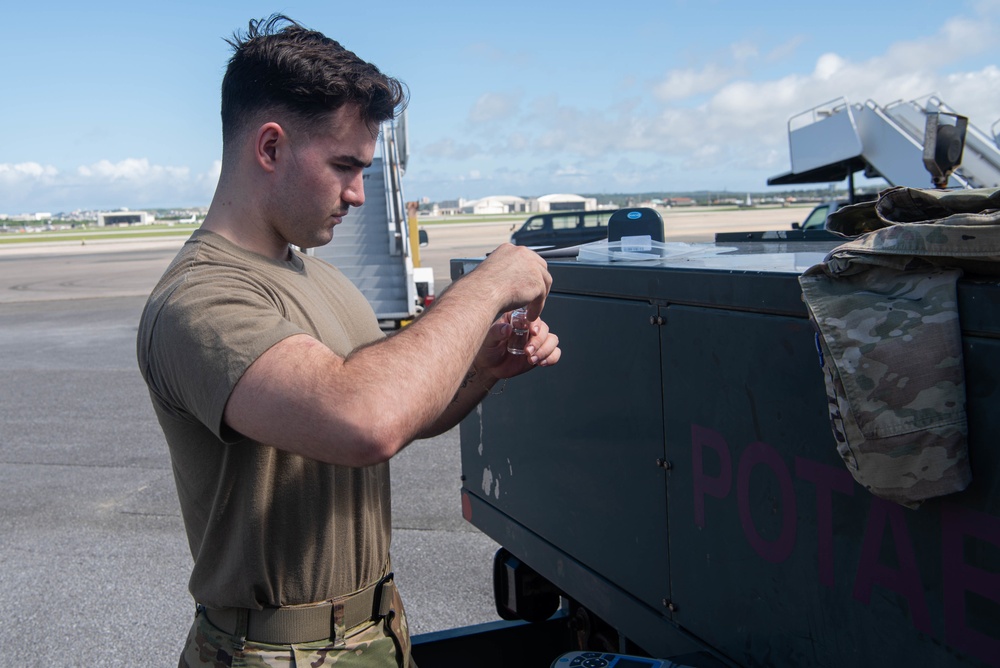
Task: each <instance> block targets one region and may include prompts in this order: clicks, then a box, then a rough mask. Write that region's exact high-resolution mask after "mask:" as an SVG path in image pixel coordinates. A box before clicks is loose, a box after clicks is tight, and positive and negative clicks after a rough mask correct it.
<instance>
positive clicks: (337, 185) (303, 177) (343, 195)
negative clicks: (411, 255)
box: [272, 105, 376, 248]
mask: <svg viewBox="0 0 1000 668" xmlns="http://www.w3.org/2000/svg"><path fill="white" fill-rule="evenodd" d="M372 134H373V133H372V129H371V128H370V127H369V126H368V125H367V124H366V123H365V122H364V121H363V120H362V119H361V115H360V113H359V112H358V109H357V107H355V106H353V105H349V106H345V107H341V108H340V109H338V110H337V111H336V112H334V113H332V114H330V115H329V116H328V117H327V118H326V119H325V120H324V121H322V122H320V123H319V124H314V125H313V126H312V127H310V128H309V129H305V128H304V127H302V126H301V125H298V124H296V125H293V126H290V127H289V130H288V136H289V142H288V146H289V152H288V154H287V155H288V161H287V162H286V163H285V164H284V165H283V166H282V168H281V174H280V179H279V187H278V189H277V191H276V192H275V193H274V202H275V203H276V205H277V206H276V207H275V208H273V209H272V211H273V212H274V221H275V222H274V227H275V232H276V233H277V234H278V235H279V236H280V237H282V238H283V239H284V241H286V242H287V243H290V244H294V245H296V246H301V247H303V248H314V247H316V246H322V245H324V244H327V243H330V240H331V239H333V228H334V227H335V226H336V225H337V224H339V223H340V222H341V220H342V219H343V217H344V216H345V215H346V214H347V211H348V209H349V208H350V207H352V206H361V205H362V204H364V203H365V191H364V182H363V181H362V178H361V173H362V171H363V170H364V168H365V167H366V166H368V165H370V164H371V162H372V157H373V156H374V154H375V143H376V139H375V137H373V136H372Z"/></svg>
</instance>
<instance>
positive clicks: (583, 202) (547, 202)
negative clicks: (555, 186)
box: [531, 193, 597, 213]
mask: <svg viewBox="0 0 1000 668" xmlns="http://www.w3.org/2000/svg"><path fill="white" fill-rule="evenodd" d="M596 208H597V198H595V197H581V196H580V195H568V194H565V193H557V194H552V195H543V196H542V197H539V198H538V199H536V200H533V201H532V202H531V210H532V211H539V212H543V213H544V212H545V211H593V210H595V209H596Z"/></svg>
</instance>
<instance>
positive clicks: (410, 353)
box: [224, 245, 551, 466]
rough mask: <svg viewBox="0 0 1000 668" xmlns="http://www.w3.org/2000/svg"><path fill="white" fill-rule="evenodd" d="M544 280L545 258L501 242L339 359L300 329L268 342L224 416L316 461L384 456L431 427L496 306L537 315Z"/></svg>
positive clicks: (360, 461) (356, 461)
mask: <svg viewBox="0 0 1000 668" xmlns="http://www.w3.org/2000/svg"><path fill="white" fill-rule="evenodd" d="M550 284H551V277H550V276H549V274H548V271H547V269H546V267H545V262H544V260H542V259H541V258H539V257H538V256H537V255H536V254H535V253H533V252H532V251H529V250H527V249H521V248H517V247H514V246H509V245H505V246H502V247H500V248H498V249H497V250H496V251H495V252H494V253H493V254H492V255H491V256H490V257H489V258H487V260H486V261H484V262H483V263H482V264H481V265H480V266H479V267H478V268H477V269H476V270H474V271H473V272H471V273H470V274H469V275H467V276H465V277H463V278H462V279H461V280H459V281H456V282H455V283H454V284H453V285H452V286H451V287H450V288H449V289H448V290H447V291H446V292H445V293H444V294H443V295H442V296H441V298H440V299H439V300H437V302H436V303H435V304H434V306H433V307H432V308H431V309H428V311H427V312H426V313H425V314H424V315H423V316H422V317H420V318H418V319H417V320H416V321H415V322H414V323H413V324H411V325H410V326H408V327H407V328H406V329H405V330H404V331H402V332H400V333H399V334H397V335H395V336H391V337H388V338H386V339H385V340H384V341H380V342H378V343H376V344H373V345H370V346H366V347H363V348H361V349H359V350H357V351H355V352H353V353H351V354H350V355H349V356H348V357H347V358H346V359H345V358H341V357H340V356H338V355H336V354H335V353H333V352H332V351H331V350H330V349H329V348H327V347H326V346H324V345H323V344H321V343H320V342H319V341H317V340H315V339H314V338H312V337H310V336H307V335H304V334H303V335H296V336H292V337H289V338H288V339H285V340H284V341H281V342H279V343H277V344H276V345H274V346H272V347H271V348H270V349H269V350H268V351H266V352H265V353H264V354H263V355H261V356H260V358H258V359H257V360H256V361H255V362H254V363H253V364H252V365H251V366H250V368H249V369H247V371H246V373H244V375H243V377H242V378H241V379H240V381H239V382H238V383H237V385H236V387H235V388H234V390H233V392H232V394H231V396H230V398H229V401H228V403H227V404H226V409H225V414H224V419H225V421H226V423H227V424H228V425H229V426H230V427H231V428H232V429H235V430H236V431H237V432H239V433H241V434H243V435H245V436H247V437H249V438H252V439H254V440H256V441H260V442H262V443H265V444H267V445H271V446H274V447H277V448H281V449H283V450H288V451H291V452H295V453H297V454H301V455H304V456H306V457H310V458H312V459H317V460H319V461H324V462H330V463H337V464H344V465H349V466H365V465H369V464H374V463H378V462H381V461H386V460H387V459H389V458H390V457H392V456H393V455H394V454H395V453H397V452H398V451H399V450H401V449H402V448H403V447H405V446H406V445H407V444H408V443H410V442H411V441H412V440H413V439H414V438H416V437H418V436H419V435H421V434H425V433H429V432H430V431H433V429H432V427H433V425H435V424H436V423H438V421H439V419H440V418H441V417H442V415H443V414H445V413H446V411H447V409H448V408H449V405H450V404H451V403H452V402H453V400H454V398H455V397H456V393H457V392H458V390H459V388H460V385H461V383H462V381H463V379H464V378H465V377H466V374H467V373H468V371H469V369H470V368H471V367H472V363H473V360H474V358H475V357H476V355H477V354H478V353H479V351H480V348H481V345H482V343H483V341H484V339H485V338H486V335H487V332H488V331H489V329H490V327H491V325H492V324H493V323H494V320H495V317H496V314H497V313H498V312H501V311H503V310H508V309H509V308H512V307H516V306H520V305H522V304H525V303H528V304H529V314H530V313H532V312H533V314H534V316H537V314H538V313H540V312H541V309H542V306H543V304H544V300H545V296H546V295H547V293H548V288H549V285H550ZM484 392H485V390H484ZM479 398H480V399H481V398H482V397H481V395H480V396H479ZM472 405H474V403H472V404H467V406H466V409H465V410H466V411H467V410H468V408H470V407H471V406H472ZM453 410H454V409H453Z"/></svg>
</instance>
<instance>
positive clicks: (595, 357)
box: [462, 294, 669, 609]
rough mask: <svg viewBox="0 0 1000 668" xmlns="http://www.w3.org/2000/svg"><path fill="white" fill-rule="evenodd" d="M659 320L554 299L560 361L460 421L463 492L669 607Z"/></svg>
mask: <svg viewBox="0 0 1000 668" xmlns="http://www.w3.org/2000/svg"><path fill="white" fill-rule="evenodd" d="M656 312H657V311H656V308H655V307H653V306H651V305H649V304H648V303H644V302H636V301H625V300H612V299H604V298H597V297H578V296H571V295H563V294H552V295H550V297H549V299H548V301H547V302H546V306H545V318H546V320H547V322H549V324H550V325H551V328H552V331H554V332H556V333H557V334H558V335H559V339H560V346H561V347H562V350H563V356H562V360H561V361H560V362H559V364H557V365H556V366H554V367H552V368H548V369H536V370H534V371H532V372H530V373H528V374H526V375H524V376H520V377H517V378H514V379H512V380H511V381H510V382H509V383H508V384H507V387H506V390H505V391H504V393H503V394H502V395H499V396H489V397H487V398H486V399H485V400H484V401H483V404H482V408H481V410H480V411H479V413H478V414H477V413H473V414H472V415H470V416H469V418H467V419H466V420H465V422H463V424H462V471H463V474H464V476H465V478H466V480H465V489H466V490H467V491H468V492H470V493H472V494H475V495H476V496H478V497H480V498H481V499H483V500H484V501H486V502H487V503H489V504H490V505H491V506H493V507H495V508H497V509H499V510H500V511H501V512H502V513H504V514H505V515H506V516H507V517H509V518H510V521H511V522H513V523H515V524H519V525H521V526H523V527H526V528H527V529H529V530H530V531H531V532H533V533H534V534H537V535H538V536H540V537H541V538H542V539H544V540H545V541H547V542H548V543H549V544H551V545H553V546H555V547H556V548H557V549H558V550H560V551H561V552H563V553H565V554H566V555H569V556H570V557H571V558H572V559H573V560H575V561H577V562H580V563H581V564H583V565H584V566H586V567H587V568H590V569H592V570H593V571H595V572H596V573H597V574H598V575H600V576H601V577H602V578H605V579H606V580H608V581H610V582H613V583H615V585H617V586H618V587H620V588H621V589H623V590H625V591H626V592H628V593H629V594H631V595H632V596H634V597H636V598H637V599H640V600H642V601H643V602H645V603H647V604H649V605H651V606H655V607H656V609H662V607H663V606H662V601H663V599H665V598H669V596H668V592H667V583H668V582H669V568H668V565H667V554H666V549H667V534H666V492H665V485H664V481H665V472H664V470H663V468H661V467H659V466H658V465H657V459H660V458H662V457H663V413H662V406H663V401H662V396H661V390H660V360H659V328H658V327H656V326H654V325H652V324H651V323H650V317H651V316H653V315H655V314H656ZM493 538H494V539H496V540H498V541H499V542H501V543H502V542H504V537H503V536H493ZM519 556H521V557H522V558H523V559H525V561H526V562H528V563H529V565H531V560H530V557H529V556H528V555H519ZM557 584H559V583H557Z"/></svg>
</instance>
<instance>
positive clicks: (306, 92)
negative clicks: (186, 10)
mask: <svg viewBox="0 0 1000 668" xmlns="http://www.w3.org/2000/svg"><path fill="white" fill-rule="evenodd" d="M226 41H227V42H228V43H229V44H230V46H232V47H233V56H232V58H230V59H229V65H228V66H227V67H226V74H225V76H224V77H223V79H222V136H223V144H224V145H225V144H226V143H227V140H229V139H231V138H233V137H234V133H236V132H239V131H240V130H242V129H243V126H245V125H246V124H247V123H249V122H250V121H252V120H253V117H254V116H255V114H256V113H257V112H260V111H263V110H270V109H275V108H279V109H282V110H284V111H287V112H290V113H291V114H292V115H293V116H295V117H297V118H298V119H300V120H302V121H304V122H306V123H307V124H308V123H314V122H316V121H320V120H322V119H323V118H325V117H326V116H327V115H328V114H330V113H332V112H334V111H336V110H337V109H339V108H340V107H342V106H344V105H345V104H351V103H354V104H357V105H358V107H359V108H360V110H361V118H362V119H363V120H364V121H365V122H366V123H368V124H369V125H370V126H372V128H373V129H376V128H377V127H378V125H379V124H380V123H381V122H382V121H386V120H389V119H391V118H393V117H395V115H396V113H398V112H399V111H402V109H403V108H404V107H405V106H406V102H407V92H406V89H405V87H404V85H403V84H402V83H401V82H400V81H398V80H396V79H394V78H392V77H389V76H386V75H385V74H383V73H382V72H380V71H379V69H378V68H377V67H375V66H374V65H372V64H371V63H368V62H366V61H364V60H362V59H361V58H359V57H358V56H356V55H355V54H354V53H353V52H351V51H349V50H347V49H345V48H344V47H343V46H341V45H340V43H339V42H337V41H335V40H332V39H330V38H329V37H327V36H326V35H324V34H323V33H320V32H317V31H315V30H309V29H307V28H304V27H302V26H301V25H300V24H298V23H297V22H295V21H293V20H292V19H290V18H288V17H287V16H284V15H281V14H274V15H272V16H270V17H269V18H267V19H261V20H251V21H250V24H249V28H248V29H247V31H246V32H245V33H240V32H236V33H234V34H233V37H232V39H228V40H226Z"/></svg>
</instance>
